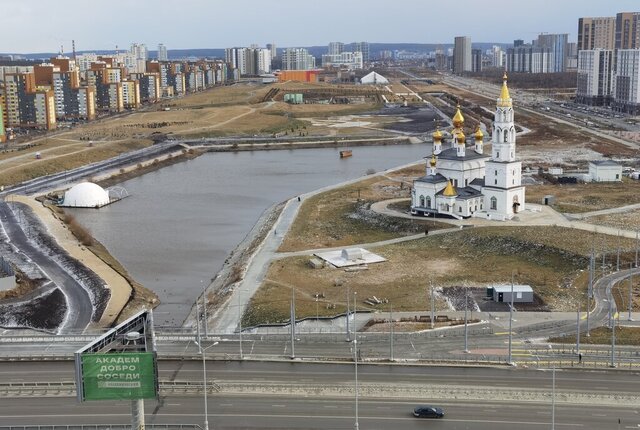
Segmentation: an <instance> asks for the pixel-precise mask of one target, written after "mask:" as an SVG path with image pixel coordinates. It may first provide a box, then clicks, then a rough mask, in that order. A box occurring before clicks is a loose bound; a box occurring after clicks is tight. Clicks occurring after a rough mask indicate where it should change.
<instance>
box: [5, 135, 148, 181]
mask: <svg viewBox="0 0 640 430" xmlns="http://www.w3.org/2000/svg"><path fill="white" fill-rule="evenodd" d="M151 143H152V142H151V141H148V140H131V141H122V142H115V143H103V144H98V145H95V146H93V147H91V148H86V150H83V151H81V152H72V153H71V154H68V155H58V156H55V157H48V156H46V155H43V158H42V159H41V160H35V162H33V163H29V164H27V165H24V166H22V167H20V168H3V170H2V171H1V172H0V185H5V186H6V185H10V184H16V183H19V182H22V181H26V180H29V179H33V178H38V177H40V176H44V175H49V174H52V173H58V172H63V171H65V170H70V169H73V168H76V167H79V166H84V165H86V164H89V163H93V162H95V161H100V160H104V159H107V158H111V157H115V156H116V155H119V154H122V153H125V152H129V151H133V150H135V149H139V148H143V147H147V146H149V145H151Z"/></svg>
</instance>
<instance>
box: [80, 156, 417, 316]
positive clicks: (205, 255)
mask: <svg viewBox="0 0 640 430" xmlns="http://www.w3.org/2000/svg"><path fill="white" fill-rule="evenodd" d="M427 152H430V151H429V148H428V146H427V145H424V144H420V145H399V146H372V147H357V148H354V149H353V157H350V158H346V159H340V157H339V155H338V150H337V149H330V148H324V149H304V150H289V151H255V152H237V153H207V154H204V155H203V156H201V157H198V158H196V159H194V160H190V161H185V162H182V163H178V164H174V165H172V166H169V167H165V168H163V169H161V170H158V171H155V172H152V173H148V174H146V175H144V176H141V177H139V178H134V179H131V180H129V181H126V182H124V183H123V184H122V185H123V186H124V187H125V188H126V189H127V190H128V191H129V193H130V194H131V197H129V198H127V199H124V200H122V201H120V202H118V203H115V204H113V205H110V206H105V207H103V208H101V209H99V210H91V209H75V210H73V212H74V214H75V215H76V217H77V219H78V220H79V221H80V222H81V223H82V224H84V225H85V226H86V227H88V228H89V230H91V232H92V233H93V235H94V236H95V237H96V238H97V239H98V240H100V241H101V242H102V243H103V244H104V245H105V246H106V247H107V248H108V249H109V250H110V251H111V253H112V254H113V255H114V256H115V257H116V258H117V259H118V260H120V262H121V263H122V264H123V265H124V266H125V267H126V268H127V270H128V271H129V273H131V275H132V276H133V277H134V278H135V279H136V280H137V281H139V282H140V283H142V284H143V285H144V286H145V287H147V288H150V289H152V290H153V291H155V292H156V293H157V294H158V296H159V298H160V300H161V302H162V303H161V305H160V306H159V307H158V308H157V309H156V312H154V319H155V321H156V323H157V324H161V325H166V324H172V325H179V324H181V323H182V321H183V320H184V318H185V317H186V316H187V315H188V312H189V310H190V308H191V305H192V304H193V302H194V300H195V298H196V297H197V296H198V294H199V293H200V292H201V291H202V288H203V285H204V284H205V283H207V284H208V282H209V280H210V279H211V278H212V277H214V276H215V274H216V273H217V272H218V271H219V270H220V268H221V266H222V264H223V262H224V260H225V259H226V258H227V256H228V255H229V253H230V252H231V251H232V250H233V249H234V248H235V247H236V246H237V245H238V243H240V241H241V240H242V239H243V238H244V237H245V235H246V234H247V233H248V232H249V230H250V229H251V227H252V226H253V225H254V224H255V222H256V220H257V219H258V218H259V217H260V214H262V212H263V211H264V210H265V209H266V208H268V207H270V206H271V205H272V204H273V203H277V202H280V201H283V200H286V199H288V198H290V197H293V196H296V195H298V194H303V193H305V192H309V191H312V190H315V189H317V188H320V187H323V186H327V185H332V184H336V183H339V182H342V181H345V180H349V179H353V178H357V177H359V176H362V175H364V174H365V172H366V171H367V170H369V169H375V170H376V171H381V170H384V169H388V168H391V167H395V166H398V165H401V164H405V163H410V162H413V161H417V160H419V159H420V158H422V157H424V156H425V155H426V154H427Z"/></svg>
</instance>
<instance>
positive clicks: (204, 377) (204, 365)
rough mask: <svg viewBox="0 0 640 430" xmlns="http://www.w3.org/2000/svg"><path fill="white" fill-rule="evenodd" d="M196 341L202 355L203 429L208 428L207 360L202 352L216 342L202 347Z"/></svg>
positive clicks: (215, 343) (206, 429)
mask: <svg viewBox="0 0 640 430" xmlns="http://www.w3.org/2000/svg"><path fill="white" fill-rule="evenodd" d="M196 343H197V344H198V349H199V350H200V355H201V356H202V381H203V386H204V430H209V410H208V404H207V360H206V359H205V356H204V353H205V351H206V350H207V349H209V348H211V347H214V346H216V345H217V344H218V342H214V343H212V344H211V345H209V346H207V347H206V348H202V344H201V343H200V342H196Z"/></svg>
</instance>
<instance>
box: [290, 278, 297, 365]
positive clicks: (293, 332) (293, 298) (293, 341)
mask: <svg viewBox="0 0 640 430" xmlns="http://www.w3.org/2000/svg"><path fill="white" fill-rule="evenodd" d="M290 320H291V359H292V360H293V359H294V358H296V350H295V348H296V346H295V344H296V290H295V289H294V288H293V287H291V319H290Z"/></svg>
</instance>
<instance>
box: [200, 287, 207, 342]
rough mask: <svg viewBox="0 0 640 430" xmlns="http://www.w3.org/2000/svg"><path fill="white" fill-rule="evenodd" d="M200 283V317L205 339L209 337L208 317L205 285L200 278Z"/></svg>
mask: <svg viewBox="0 0 640 430" xmlns="http://www.w3.org/2000/svg"><path fill="white" fill-rule="evenodd" d="M200 284H202V314H203V318H202V319H203V322H204V338H205V339H207V338H208V337H209V327H208V325H209V324H208V322H209V319H208V318H207V286H206V285H205V283H204V281H202V280H200Z"/></svg>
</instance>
